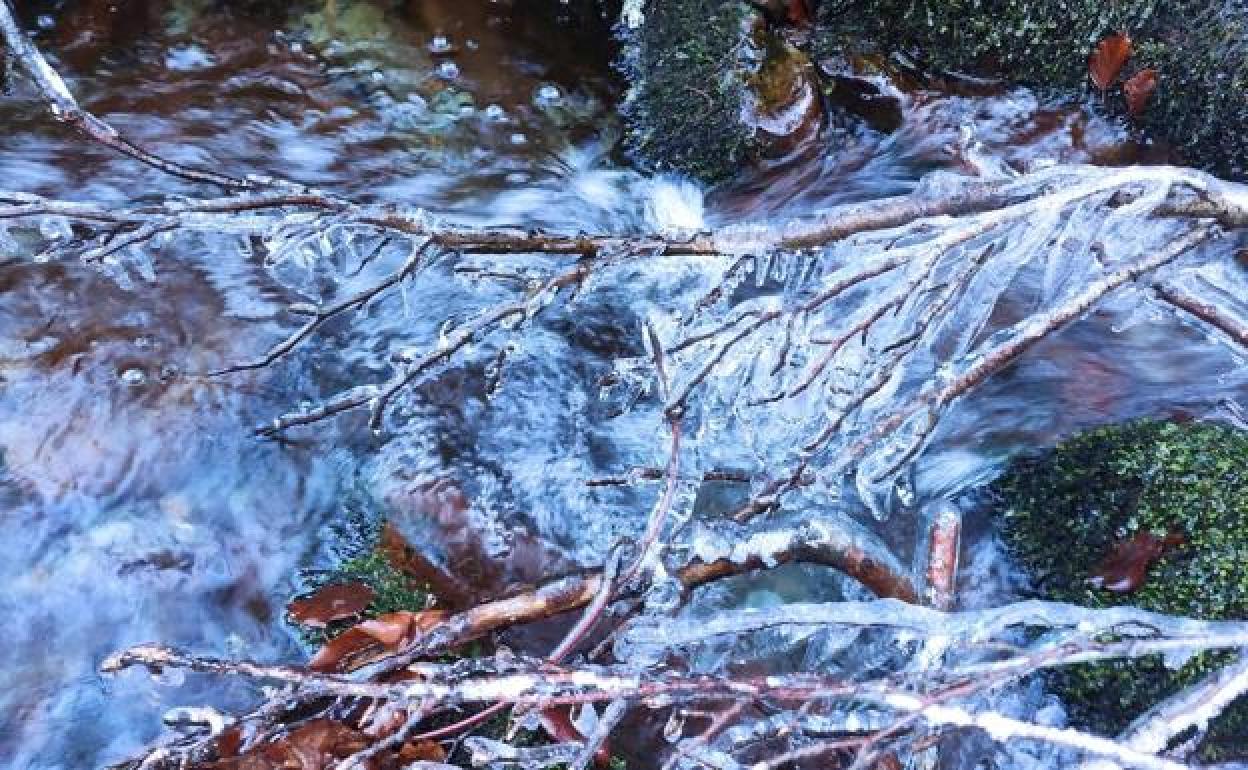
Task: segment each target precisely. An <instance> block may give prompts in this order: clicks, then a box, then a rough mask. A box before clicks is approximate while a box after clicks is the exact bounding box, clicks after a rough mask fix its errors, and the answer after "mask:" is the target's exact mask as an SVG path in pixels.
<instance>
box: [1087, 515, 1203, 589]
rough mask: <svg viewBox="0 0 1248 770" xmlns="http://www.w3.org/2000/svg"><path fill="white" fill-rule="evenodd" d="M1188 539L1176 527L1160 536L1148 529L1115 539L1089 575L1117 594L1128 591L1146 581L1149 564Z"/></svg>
mask: <svg viewBox="0 0 1248 770" xmlns="http://www.w3.org/2000/svg"><path fill="white" fill-rule="evenodd" d="M1186 541H1187V538H1185V537H1184V536H1183V533H1181V532H1177V531H1173V530H1171V531H1170V532H1168V533H1166V535H1165V536H1163V537H1158V536H1157V535H1154V534H1153V533H1152V532H1149V531H1147V530H1145V531H1143V532H1137V533H1136V534H1135V536H1134V537H1132V538H1131V539H1129V540H1123V541H1122V542H1119V543H1115V544H1114V545H1113V547H1112V548H1110V550H1109V554H1108V555H1106V557H1105V558H1104V560H1102V561H1101V563H1100V565H1099V566H1098V567H1097V568H1096V571H1095V572H1094V573H1092V576H1091V577H1090V578H1088V583H1089V584H1090V585H1092V586H1093V587H1095V588H1103V589H1105V590H1106V591H1112V592H1114V593H1116V594H1129V593H1131V592H1132V591H1135V590H1136V589H1138V588H1139V587H1140V586H1142V585H1144V579H1145V577H1146V576H1147V575H1148V568H1149V567H1151V566H1152V565H1153V562H1155V561H1157V560H1158V559H1160V558H1161V557H1162V556H1164V555H1165V554H1166V552H1167V551H1169V550H1170V549H1172V548H1174V547H1175V546H1178V545H1182V544H1183V543H1184V542H1186Z"/></svg>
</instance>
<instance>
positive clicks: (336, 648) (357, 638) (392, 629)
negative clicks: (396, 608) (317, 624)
mask: <svg viewBox="0 0 1248 770" xmlns="http://www.w3.org/2000/svg"><path fill="white" fill-rule="evenodd" d="M447 615H448V613H447V612H446V610H423V611H421V612H407V611H400V612H387V613H385V614H384V615H378V616H377V617H376V618H373V619H372V620H365V621H363V622H362V623H358V624H356V625H354V626H352V627H351V628H348V629H347V630H346V631H343V632H342V633H341V634H339V635H338V636H336V637H334V638H333V639H331V640H329V641H328V642H326V643H325V645H324V646H323V647H321V649H320V650H318V651H317V653H316V655H314V656H313V657H312V660H310V661H308V668H310V669H312V670H313V671H344V670H347V669H348V668H351V667H352V664H354V663H355V662H357V661H360V660H362V659H364V658H365V656H370V657H371V656H372V655H374V654H380V653H382V652H388V651H393V650H396V649H398V648H399V647H401V646H403V645H405V644H407V643H408V642H410V641H412V639H414V638H416V636H418V635H419V634H423V633H427V632H428V631H429V630H430V629H432V628H435V627H436V626H437V625H438V624H440V623H442V622H443V621H445V620H446V618H447Z"/></svg>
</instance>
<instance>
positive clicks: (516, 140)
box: [508, 131, 529, 147]
mask: <svg viewBox="0 0 1248 770" xmlns="http://www.w3.org/2000/svg"><path fill="white" fill-rule="evenodd" d="M508 141H510V142H511V143H512V144H514V145H516V146H517V147H519V146H520V145H524V144H528V143H529V138H528V137H527V136H525V135H524V134H522V133H520V132H518V131H517V132H516V133H514V134H512V135H511V136H510V137H508Z"/></svg>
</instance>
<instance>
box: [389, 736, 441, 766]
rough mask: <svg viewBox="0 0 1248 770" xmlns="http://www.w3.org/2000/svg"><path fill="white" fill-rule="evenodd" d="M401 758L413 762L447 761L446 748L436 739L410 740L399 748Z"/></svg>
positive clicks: (405, 761) (406, 761)
mask: <svg viewBox="0 0 1248 770" xmlns="http://www.w3.org/2000/svg"><path fill="white" fill-rule="evenodd" d="M399 759H400V760H402V761H403V762H404V763H411V762H445V761H446V749H444V748H442V746H441V745H440V744H439V743H437V742H436V741H415V742H412V741H408V742H407V743H404V744H403V748H401V749H399Z"/></svg>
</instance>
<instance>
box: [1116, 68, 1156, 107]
mask: <svg viewBox="0 0 1248 770" xmlns="http://www.w3.org/2000/svg"><path fill="white" fill-rule="evenodd" d="M1156 90H1157V70H1155V69H1146V70H1140V71H1139V72H1137V73H1135V74H1134V75H1132V76H1131V78H1130V79H1128V80H1127V82H1125V83H1123V84H1122V92H1123V93H1124V94H1125V95H1126V97H1127V113H1128V114H1129V115H1130V116H1131V117H1133V118H1134V117H1138V116H1139V115H1140V114H1141V113H1142V112H1144V108H1145V107H1147V106H1148V100H1149V98H1151V97H1152V95H1153V91H1156Z"/></svg>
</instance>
